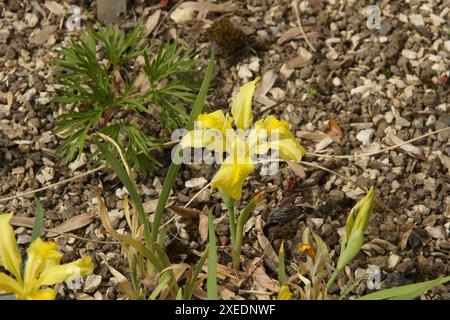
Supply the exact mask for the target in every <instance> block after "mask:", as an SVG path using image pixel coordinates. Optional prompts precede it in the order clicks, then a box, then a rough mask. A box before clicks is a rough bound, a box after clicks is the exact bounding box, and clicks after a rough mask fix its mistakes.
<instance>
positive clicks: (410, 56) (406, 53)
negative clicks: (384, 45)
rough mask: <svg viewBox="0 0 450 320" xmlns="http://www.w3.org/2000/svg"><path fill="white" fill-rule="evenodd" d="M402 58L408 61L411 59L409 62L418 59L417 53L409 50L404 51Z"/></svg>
mask: <svg viewBox="0 0 450 320" xmlns="http://www.w3.org/2000/svg"><path fill="white" fill-rule="evenodd" d="M402 56H404V57H405V58H406V59H409V60H415V59H416V58H417V52H414V51H412V50H409V49H403V50H402Z"/></svg>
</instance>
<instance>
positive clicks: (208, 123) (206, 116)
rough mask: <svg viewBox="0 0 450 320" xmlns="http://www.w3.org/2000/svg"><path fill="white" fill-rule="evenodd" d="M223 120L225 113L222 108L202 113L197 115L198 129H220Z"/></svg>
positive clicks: (223, 123)
mask: <svg viewBox="0 0 450 320" xmlns="http://www.w3.org/2000/svg"><path fill="white" fill-rule="evenodd" d="M225 124H226V122H225V114H224V113H223V111H222V110H217V111H214V112H211V113H203V114H201V115H199V116H198V117H197V125H198V127H199V129H216V130H219V131H222V128H223V126H224V125H225Z"/></svg>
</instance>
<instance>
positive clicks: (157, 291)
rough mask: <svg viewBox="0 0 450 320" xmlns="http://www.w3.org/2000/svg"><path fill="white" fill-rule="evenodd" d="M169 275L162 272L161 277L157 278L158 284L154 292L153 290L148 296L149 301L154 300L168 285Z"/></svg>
mask: <svg viewBox="0 0 450 320" xmlns="http://www.w3.org/2000/svg"><path fill="white" fill-rule="evenodd" d="M171 278H172V277H171V274H170V272H167V271H166V272H164V273H163V274H162V275H161V277H160V278H159V283H158V285H157V286H156V288H155V290H153V292H152V294H151V295H150V300H155V299H156V298H157V297H158V296H159V294H160V293H161V291H162V290H163V289H164V288H165V287H166V286H167V285H168V283H169V282H170V280H171Z"/></svg>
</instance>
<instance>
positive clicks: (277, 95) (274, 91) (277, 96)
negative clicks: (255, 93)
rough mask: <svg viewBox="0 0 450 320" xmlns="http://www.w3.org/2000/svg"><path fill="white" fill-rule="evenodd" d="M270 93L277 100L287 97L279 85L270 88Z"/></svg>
mask: <svg viewBox="0 0 450 320" xmlns="http://www.w3.org/2000/svg"><path fill="white" fill-rule="evenodd" d="M270 94H271V95H272V97H273V98H274V99H275V100H283V99H284V98H286V92H284V90H283V89H281V88H278V87H275V88H272V89H270Z"/></svg>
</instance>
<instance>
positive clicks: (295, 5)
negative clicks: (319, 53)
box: [291, 0, 316, 52]
mask: <svg viewBox="0 0 450 320" xmlns="http://www.w3.org/2000/svg"><path fill="white" fill-rule="evenodd" d="M291 5H292V6H293V7H294V12H295V16H296V17H297V24H298V27H299V28H300V31H301V33H302V35H303V38H304V39H305V41H306V43H307V44H308V46H309V47H310V48H311V50H312V51H314V52H316V49H315V48H314V47H313V45H312V44H311V42H310V41H309V39H308V36H307V35H306V33H305V30H303V26H302V21H301V20H300V12H299V10H298V0H294V1H292V3H291Z"/></svg>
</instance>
